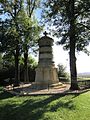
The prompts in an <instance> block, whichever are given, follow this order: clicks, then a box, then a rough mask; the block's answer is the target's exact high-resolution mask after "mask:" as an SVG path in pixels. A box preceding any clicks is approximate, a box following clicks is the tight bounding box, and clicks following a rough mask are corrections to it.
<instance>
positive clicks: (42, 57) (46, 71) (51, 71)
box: [35, 32, 59, 89]
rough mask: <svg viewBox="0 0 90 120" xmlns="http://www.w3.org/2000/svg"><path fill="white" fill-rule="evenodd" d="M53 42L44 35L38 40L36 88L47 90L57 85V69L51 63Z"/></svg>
mask: <svg viewBox="0 0 90 120" xmlns="http://www.w3.org/2000/svg"><path fill="white" fill-rule="evenodd" d="M53 42H54V40H53V39H52V38H50V37H48V36H47V33H46V32H45V33H44V36H43V37H41V38H40V39H39V40H38V44H39V62H38V67H37V68H36V77H35V84H36V86H37V88H38V89H39V88H40V89H43V88H47V87H49V86H50V85H52V84H57V83H59V80H58V76H57V69H56V68H55V65H54V62H53V51H52V46H53Z"/></svg>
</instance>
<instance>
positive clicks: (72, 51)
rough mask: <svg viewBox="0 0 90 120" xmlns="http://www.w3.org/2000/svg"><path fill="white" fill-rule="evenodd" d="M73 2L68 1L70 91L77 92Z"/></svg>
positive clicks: (71, 0) (72, 0)
mask: <svg viewBox="0 0 90 120" xmlns="http://www.w3.org/2000/svg"><path fill="white" fill-rule="evenodd" d="M74 2H75V1H74V0H70V73H71V87H70V89H71V90H77V89H79V87H78V82H77V70H76V57H75V45H76V39H75V16H74Z"/></svg>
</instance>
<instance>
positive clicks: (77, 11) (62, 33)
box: [43, 0, 90, 90]
mask: <svg viewBox="0 0 90 120" xmlns="http://www.w3.org/2000/svg"><path fill="white" fill-rule="evenodd" d="M44 5H45V7H44V8H45V10H44V11H45V12H43V13H44V17H45V18H46V21H47V22H49V21H50V22H49V24H51V25H54V27H53V33H54V35H56V36H57V37H60V41H59V44H62V45H64V49H66V50H70V52H69V55H70V72H71V88H70V89H72V90H74V89H78V83H77V70H76V56H75V51H76V50H77V51H84V52H86V53H87V52H88V51H87V49H86V48H85V46H87V45H88V44H89V39H90V32H89V31H90V28H89V27H88V26H90V7H89V6H90V1H87V0H52V1H47V0H46V2H45V3H44ZM54 28H55V29H54Z"/></svg>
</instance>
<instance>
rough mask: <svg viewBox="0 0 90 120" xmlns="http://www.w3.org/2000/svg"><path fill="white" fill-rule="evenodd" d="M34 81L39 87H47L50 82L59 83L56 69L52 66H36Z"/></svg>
mask: <svg viewBox="0 0 90 120" xmlns="http://www.w3.org/2000/svg"><path fill="white" fill-rule="evenodd" d="M35 83H36V84H37V86H38V87H40V88H48V87H49V86H50V85H51V84H56V83H59V80H58V76H57V69H56V68H55V67H53V66H50V67H38V68H37V69H36V78H35Z"/></svg>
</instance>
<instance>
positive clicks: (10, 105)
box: [0, 89, 90, 120]
mask: <svg viewBox="0 0 90 120" xmlns="http://www.w3.org/2000/svg"><path fill="white" fill-rule="evenodd" d="M0 90H1V89H0ZM0 120H90V91H88V92H85V93H83V94H78V95H66V96H60V95H45V96H25V97H18V96H12V95H10V94H8V93H6V92H3V91H1V92H0Z"/></svg>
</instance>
